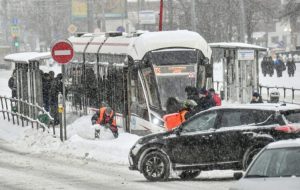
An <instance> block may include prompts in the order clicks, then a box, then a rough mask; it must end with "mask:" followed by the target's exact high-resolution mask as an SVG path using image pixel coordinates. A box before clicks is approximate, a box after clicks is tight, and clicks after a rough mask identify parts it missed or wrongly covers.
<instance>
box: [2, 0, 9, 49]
mask: <svg viewBox="0 0 300 190" xmlns="http://www.w3.org/2000/svg"><path fill="white" fill-rule="evenodd" d="M7 8H8V7H7V0H3V1H2V9H3V20H4V21H3V26H4V31H3V32H4V35H5V37H4V40H5V43H7V44H8V26H7V20H8V18H7Z"/></svg>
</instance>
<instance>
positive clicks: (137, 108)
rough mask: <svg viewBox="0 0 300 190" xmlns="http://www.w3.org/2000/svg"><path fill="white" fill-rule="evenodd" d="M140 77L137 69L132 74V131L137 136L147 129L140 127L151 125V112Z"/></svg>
mask: <svg viewBox="0 0 300 190" xmlns="http://www.w3.org/2000/svg"><path fill="white" fill-rule="evenodd" d="M140 75H141V74H140V73H139V72H138V69H137V68H133V69H132V70H131V72H130V96H131V97H130V113H131V115H130V129H131V131H132V132H134V133H135V134H138V133H139V131H140V132H144V131H145V129H142V128H140V127H142V126H148V125H149V112H148V108H147V102H146V97H145V93H144V90H143V86H142V82H141V76H140Z"/></svg>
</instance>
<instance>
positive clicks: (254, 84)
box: [209, 42, 267, 103]
mask: <svg viewBox="0 0 300 190" xmlns="http://www.w3.org/2000/svg"><path fill="white" fill-rule="evenodd" d="M209 45H210V47H211V48H212V51H213V54H212V61H213V64H215V63H217V62H219V63H222V69H220V71H219V73H218V75H219V76H222V77H221V78H222V81H220V82H222V84H223V93H224V94H223V95H224V96H223V97H224V100H225V101H230V102H238V103H248V102H250V100H251V97H252V93H253V92H254V91H256V92H259V78H258V77H259V56H260V53H261V52H266V51H267V48H264V47H261V46H256V45H251V44H245V43H227V42H222V43H210V44H209ZM214 72H215V71H214Z"/></svg>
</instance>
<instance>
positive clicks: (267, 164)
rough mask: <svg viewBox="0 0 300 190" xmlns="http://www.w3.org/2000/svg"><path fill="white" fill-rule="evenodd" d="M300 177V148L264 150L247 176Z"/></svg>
mask: <svg viewBox="0 0 300 190" xmlns="http://www.w3.org/2000/svg"><path fill="white" fill-rule="evenodd" d="M292 176H296V177H300V148H299V147H298V148H278V149H269V150H265V151H264V152H262V153H261V154H260V155H259V157H258V158H257V159H256V160H255V161H254V164H253V165H252V166H251V168H250V169H249V171H248V172H247V174H246V176H245V177H246V178H251V177H253V178H256V177H292Z"/></svg>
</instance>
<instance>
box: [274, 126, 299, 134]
mask: <svg viewBox="0 0 300 190" xmlns="http://www.w3.org/2000/svg"><path fill="white" fill-rule="evenodd" d="M275 130H276V131H280V132H284V133H298V132H300V127H299V126H294V125H283V126H278V127H275Z"/></svg>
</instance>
